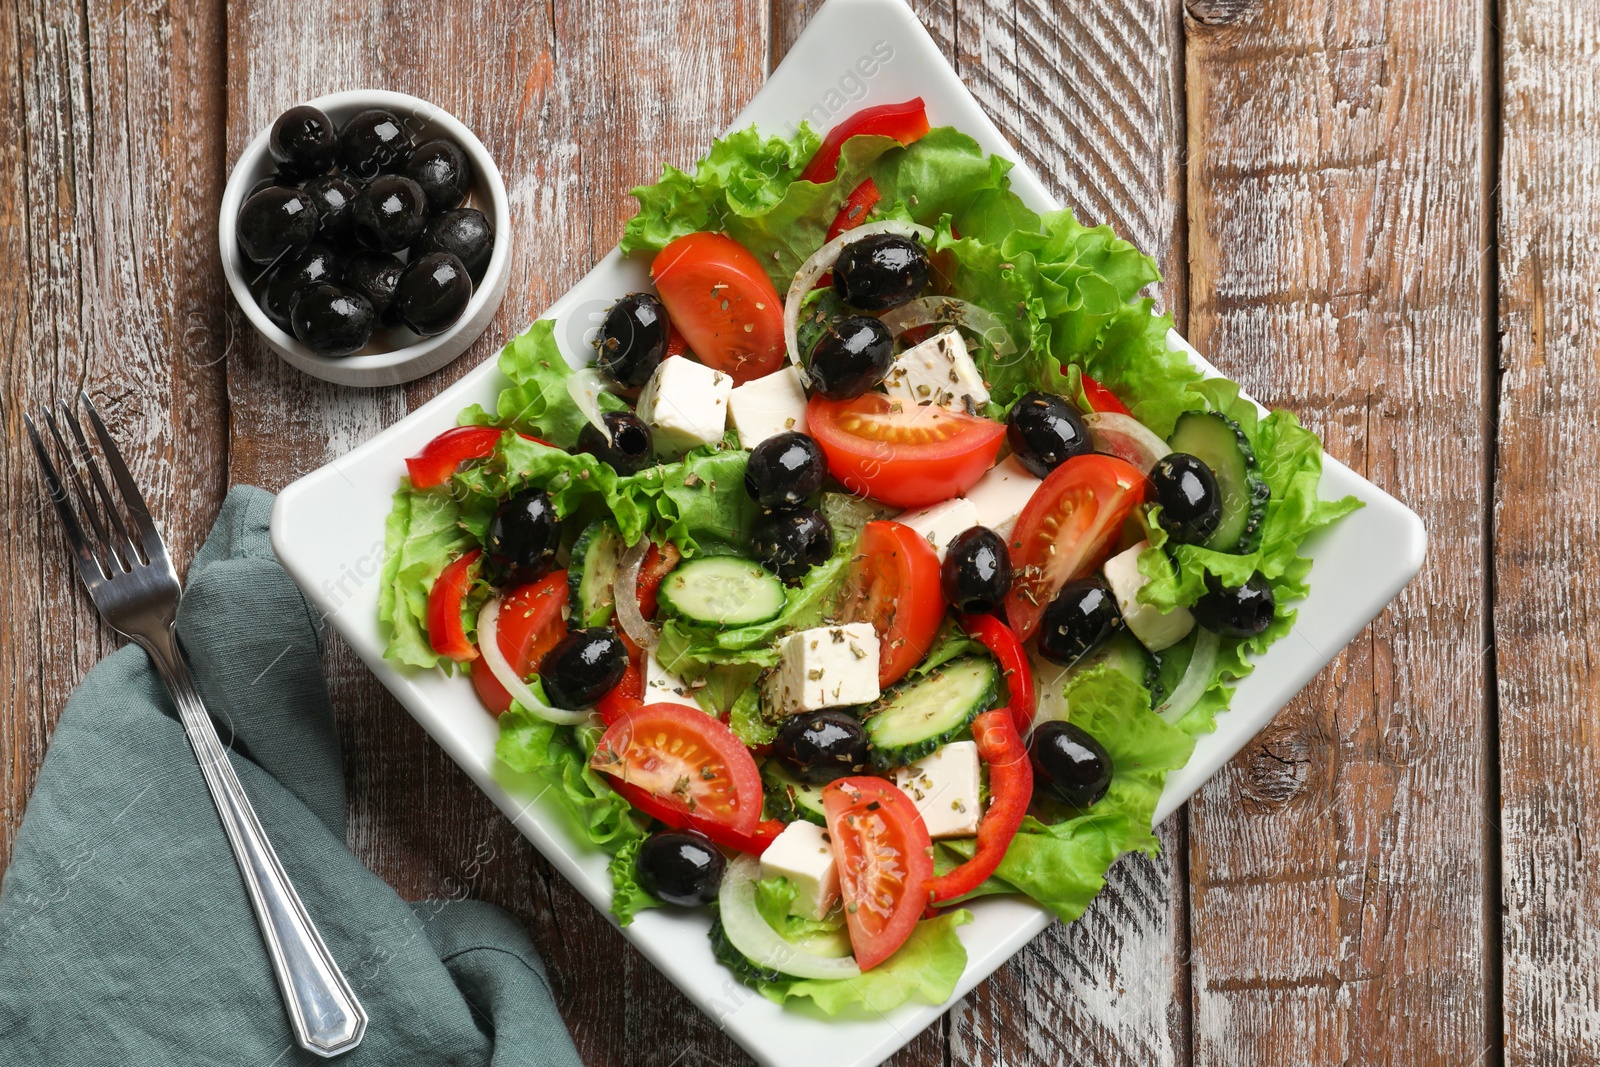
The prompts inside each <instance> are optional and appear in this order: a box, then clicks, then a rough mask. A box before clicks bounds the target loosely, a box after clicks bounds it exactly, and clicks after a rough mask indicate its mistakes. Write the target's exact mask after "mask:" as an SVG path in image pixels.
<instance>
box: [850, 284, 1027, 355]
mask: <svg viewBox="0 0 1600 1067" xmlns="http://www.w3.org/2000/svg"><path fill="white" fill-rule="evenodd" d="M878 321H879V322H881V323H883V324H884V325H885V326H887V327H888V328H889V333H890V334H892V335H894V336H895V337H899V336H900V335H901V334H903V333H905V332H906V331H907V330H914V329H916V328H917V327H918V326H960V327H962V328H963V329H965V330H966V331H967V332H969V333H971V334H973V335H974V336H976V337H979V338H982V339H983V341H984V342H985V343H986V344H988V346H989V348H990V350H991V351H993V352H994V354H995V357H996V358H998V359H1005V358H1006V357H1007V356H1012V355H1015V354H1016V351H1017V343H1016V342H1015V341H1013V340H1012V339H1011V331H1010V330H1008V329H1006V323H1005V320H1004V319H1002V318H1001V317H1000V316H999V315H996V314H995V313H994V312H992V311H990V310H989V309H988V308H986V307H983V306H981V305H979V304H974V303H972V302H971V301H970V300H960V299H958V298H956V297H953V296H919V297H918V298H917V299H915V300H907V301H906V302H905V303H904V304H901V305H900V306H899V307H893V308H890V309H889V310H888V311H885V312H884V313H883V314H881V315H879V316H878ZM997 336H998V337H1000V338H1001V341H1000V342H998V343H997V342H996V341H995V338H996V337H997Z"/></svg>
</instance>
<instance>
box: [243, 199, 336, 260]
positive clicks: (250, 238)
mask: <svg viewBox="0 0 1600 1067" xmlns="http://www.w3.org/2000/svg"><path fill="white" fill-rule="evenodd" d="M237 233H238V236H239V248H240V249H241V250H242V251H243V252H244V254H245V257H246V258H247V259H249V260H250V262H252V263H271V262H273V261H274V260H276V259H279V258H281V257H283V256H284V255H287V254H289V253H292V252H298V251H299V250H300V249H302V248H304V247H305V246H306V245H308V244H310V243H311V242H312V241H313V240H314V239H315V238H316V236H317V208H316V205H315V204H313V203H312V202H311V198H310V197H309V196H307V195H306V194H305V193H302V192H301V191H300V190H298V189H290V188H288V187H287V186H282V185H274V186H271V187H269V188H266V189H263V190H261V191H260V192H259V193H256V194H254V195H253V196H251V197H250V199H248V200H246V201H245V202H244V206H242V207H240V208H239V220H238V226H237Z"/></svg>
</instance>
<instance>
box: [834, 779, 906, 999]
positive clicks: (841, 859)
mask: <svg viewBox="0 0 1600 1067" xmlns="http://www.w3.org/2000/svg"><path fill="white" fill-rule="evenodd" d="M822 806H823V809H824V810H825V811H826V812H827V816H828V838H829V840H830V841H832V842H833V855H834V859H835V861H836V862H837V864H838V867H839V891H840V893H841V894H842V895H843V896H844V903H845V908H844V916H845V925H846V926H848V927H849V928H850V947H851V948H852V949H853V950H854V951H855V957H856V963H858V964H860V965H861V969H862V970H863V971H868V970H871V969H872V968H874V967H876V966H877V965H878V964H880V963H882V962H883V961H884V960H886V959H888V958H889V957H890V956H892V955H894V953H895V950H896V949H898V948H899V947H900V946H901V945H903V944H905V943H906V938H908V937H910V936H911V932H912V931H913V930H915V929H916V928H917V919H918V918H920V917H921V915H922V912H923V909H924V908H926V907H927V904H928V882H929V880H930V879H932V877H933V841H932V840H931V839H930V838H929V837H928V828H927V826H926V825H924V824H923V822H922V816H921V815H919V814H918V813H917V809H916V805H914V804H913V803H912V802H911V798H910V797H908V796H906V795H905V794H904V793H902V792H901V791H900V790H899V788H898V787H897V786H895V784H894V783H893V782H890V781H887V780H885V779H883V778H868V777H865V776H863V777H859V778H840V779H838V780H837V781H834V782H830V783H828V785H827V786H825V787H824V788H823V790H822Z"/></svg>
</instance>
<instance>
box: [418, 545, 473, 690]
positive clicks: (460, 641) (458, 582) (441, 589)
mask: <svg viewBox="0 0 1600 1067" xmlns="http://www.w3.org/2000/svg"><path fill="white" fill-rule="evenodd" d="M482 554H483V553H482V551H481V550H479V549H476V548H474V549H472V550H471V551H470V552H467V553H466V554H465V555H462V556H460V557H458V558H457V559H455V560H454V561H452V562H451V563H450V564H449V565H448V566H446V567H445V569H444V570H442V571H440V572H439V577H437V578H435V579H434V580H433V588H432V589H430V590H428V644H430V645H432V646H433V650H434V651H435V652H437V653H438V654H439V655H441V656H445V657H447V658H449V659H453V660H455V661H456V662H457V663H466V662H468V661H470V660H475V659H477V658H478V650H477V648H475V647H474V646H473V644H472V642H471V641H469V640H467V631H466V628H465V627H463V626H462V625H461V602H462V600H464V599H466V595H467V589H468V588H470V587H471V585H472V565H473V564H474V563H476V562H478V557H479V556H480V555H482Z"/></svg>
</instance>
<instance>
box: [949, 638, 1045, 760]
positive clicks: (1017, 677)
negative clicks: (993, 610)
mask: <svg viewBox="0 0 1600 1067" xmlns="http://www.w3.org/2000/svg"><path fill="white" fill-rule="evenodd" d="M961 628H962V629H963V630H966V631H967V633H969V634H971V635H972V636H973V637H975V638H977V639H978V640H979V641H981V642H983V647H984V648H987V649H988V650H989V654H990V655H992V656H994V658H995V662H996V663H998V664H1000V673H1001V674H1003V675H1005V679H1006V695H1007V707H1009V708H1010V709H1011V718H1012V719H1013V720H1014V721H1015V722H1016V724H1017V733H1018V734H1019V735H1025V734H1027V732H1028V727H1030V726H1032V725H1033V712H1034V694H1033V667H1032V666H1031V665H1030V664H1029V663H1028V653H1027V652H1026V651H1024V649H1023V647H1022V642H1021V641H1018V640H1017V635H1016V634H1014V633H1012V632H1011V627H1009V626H1007V625H1006V624H1005V623H1003V622H1001V621H1000V620H999V619H997V618H995V617H994V616H993V615H963V616H961Z"/></svg>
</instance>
